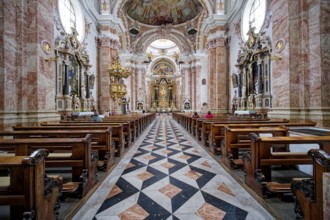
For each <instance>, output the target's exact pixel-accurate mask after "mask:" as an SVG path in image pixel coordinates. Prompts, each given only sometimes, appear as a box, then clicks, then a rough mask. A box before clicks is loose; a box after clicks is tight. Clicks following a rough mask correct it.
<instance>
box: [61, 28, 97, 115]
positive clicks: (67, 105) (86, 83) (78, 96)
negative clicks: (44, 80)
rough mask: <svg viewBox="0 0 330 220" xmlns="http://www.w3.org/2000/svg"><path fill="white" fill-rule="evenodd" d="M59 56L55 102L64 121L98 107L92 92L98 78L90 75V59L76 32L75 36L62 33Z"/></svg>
mask: <svg viewBox="0 0 330 220" xmlns="http://www.w3.org/2000/svg"><path fill="white" fill-rule="evenodd" d="M55 55H56V59H55V65H56V97H55V100H56V109H57V111H58V112H59V113H60V115H61V118H62V119H67V118H68V117H70V116H71V115H72V112H74V111H76V112H82V111H90V110H91V109H92V106H93V105H94V97H93V96H92V94H91V91H92V90H93V87H94V81H95V76H94V75H90V74H89V68H90V67H91V65H90V63H89V56H88V54H87V52H86V50H85V48H84V47H83V45H81V44H80V42H79V41H78V39H77V33H76V31H75V30H73V31H72V34H65V33H62V34H61V36H60V37H58V38H57V39H56V40H55Z"/></svg>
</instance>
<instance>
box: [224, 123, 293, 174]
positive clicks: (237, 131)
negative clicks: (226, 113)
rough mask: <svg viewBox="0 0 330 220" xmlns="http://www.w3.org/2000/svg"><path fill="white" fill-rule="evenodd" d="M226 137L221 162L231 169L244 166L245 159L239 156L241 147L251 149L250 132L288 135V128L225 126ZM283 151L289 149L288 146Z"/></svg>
mask: <svg viewBox="0 0 330 220" xmlns="http://www.w3.org/2000/svg"><path fill="white" fill-rule="evenodd" d="M224 128H225V138H224V141H223V143H222V144H221V153H222V157H221V162H222V163H223V164H224V165H225V166H227V167H228V168H230V169H235V168H238V167H242V166H243V161H242V160H241V159H239V158H238V156H239V149H248V150H249V149H250V146H251V141H250V137H249V134H250V133H255V134H258V135H260V134H271V135H272V136H288V128H284V127H279V126H277V127H257V128H235V126H234V128H232V127H229V126H225V127H224ZM282 151H287V149H286V147H284V149H282Z"/></svg>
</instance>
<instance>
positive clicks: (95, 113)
mask: <svg viewBox="0 0 330 220" xmlns="http://www.w3.org/2000/svg"><path fill="white" fill-rule="evenodd" d="M92 120H93V121H96V122H100V121H102V117H100V115H99V113H98V112H97V111H96V110H95V111H94V115H92Z"/></svg>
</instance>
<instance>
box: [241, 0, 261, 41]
mask: <svg viewBox="0 0 330 220" xmlns="http://www.w3.org/2000/svg"><path fill="white" fill-rule="evenodd" d="M265 16H266V1H265V0H248V1H247V2H246V4H245V8H244V11H243V14H242V25H241V27H242V28H241V32H242V33H241V34H242V38H243V40H244V41H246V40H247V39H248V35H247V33H248V31H249V28H250V26H251V27H253V28H254V33H256V34H257V33H259V31H260V30H261V27H262V25H263V24H264V21H265Z"/></svg>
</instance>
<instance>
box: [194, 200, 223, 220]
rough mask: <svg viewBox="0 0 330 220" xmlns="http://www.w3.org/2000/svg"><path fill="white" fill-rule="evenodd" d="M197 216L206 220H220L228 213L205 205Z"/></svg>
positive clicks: (207, 204) (198, 211)
mask: <svg viewBox="0 0 330 220" xmlns="http://www.w3.org/2000/svg"><path fill="white" fill-rule="evenodd" d="M196 214H197V215H198V216H199V217H201V218H203V219H204V220H220V219H223V218H224V217H225V215H226V212H224V211H222V210H221V209H218V208H217V207H215V206H213V205H211V204H209V203H204V204H203V205H202V206H201V207H200V208H199V209H198V210H197V212H196Z"/></svg>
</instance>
